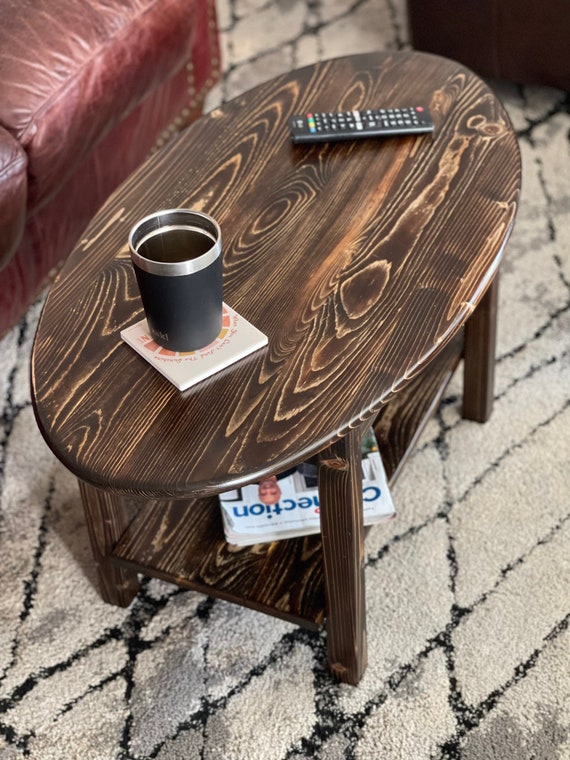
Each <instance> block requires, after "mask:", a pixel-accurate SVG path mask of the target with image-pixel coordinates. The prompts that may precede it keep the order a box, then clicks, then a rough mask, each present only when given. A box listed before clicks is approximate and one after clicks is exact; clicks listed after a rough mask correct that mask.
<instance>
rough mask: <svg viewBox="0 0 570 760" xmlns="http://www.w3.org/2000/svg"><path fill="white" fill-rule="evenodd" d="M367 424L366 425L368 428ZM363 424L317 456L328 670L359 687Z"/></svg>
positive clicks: (362, 662) (363, 646)
mask: <svg viewBox="0 0 570 760" xmlns="http://www.w3.org/2000/svg"><path fill="white" fill-rule="evenodd" d="M368 425H369V423H366V427H368ZM364 432H365V431H364V430H363V429H362V426H361V427H359V428H355V429H354V430H351V431H350V432H349V433H347V435H345V436H344V437H343V438H341V439H340V440H339V441H335V442H334V443H333V444H331V445H330V446H327V448H326V449H324V450H323V451H322V452H321V453H320V455H319V497H320V504H321V540H322V545H323V563H324V578H325V594H326V599H327V639H328V641H327V650H328V657H329V667H330V669H331V671H332V672H333V673H334V675H336V676H337V678H339V680H341V681H345V682H346V683H351V684H356V683H358V682H359V681H360V679H361V677H362V674H363V673H364V669H365V668H366V662H367V656H368V655H367V652H368V650H367V642H366V601H365V593H364V525H363V512H362V465H361V441H362V436H363V434H364Z"/></svg>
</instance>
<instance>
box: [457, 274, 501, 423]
mask: <svg viewBox="0 0 570 760" xmlns="http://www.w3.org/2000/svg"><path fill="white" fill-rule="evenodd" d="M498 303H499V275H498V273H497V274H496V275H495V277H494V278H493V280H492V282H491V284H490V285H489V287H488V288H487V290H486V292H485V295H484V296H483V298H482V299H481V302H480V304H479V306H478V307H477V309H475V311H474V313H473V314H472V315H471V317H469V319H468V320H467V322H466V323H465V344H464V347H463V361H464V372H463V409H462V414H463V417H464V418H465V419H467V420H474V421H475V422H486V421H487V420H488V419H489V417H490V415H491V411H492V409H493V395H494V394H493V391H494V388H495V343H496V339H497V310H498Z"/></svg>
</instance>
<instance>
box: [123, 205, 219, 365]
mask: <svg viewBox="0 0 570 760" xmlns="http://www.w3.org/2000/svg"><path fill="white" fill-rule="evenodd" d="M129 247H130V249H131V260H132V262H133V267H134V270H135V274H136V277H137V282H138V285H139V290H140V294H141V299H142V302H143V307H144V311H145V316H146V320H147V322H148V328H149V331H150V334H151V335H152V337H153V338H154V340H155V341H156V342H157V343H159V344H160V345H161V346H164V347H165V348H168V349H171V350H172V351H180V352H185V351H195V350H197V349H199V348H204V346H207V345H208V344H209V343H212V341H214V340H215V339H216V338H217V336H218V335H219V333H220V330H221V328H222V235H221V232H220V228H219V226H218V224H217V223H216V222H215V221H214V220H213V219H212V217H210V216H208V215H207V214H203V213H201V212H199V211H191V210H189V209H171V210H169V211H157V212H156V213H154V214H151V215H150V216H147V217H145V218H144V219H141V221H140V222H138V223H137V224H136V225H135V226H134V227H133V228H132V230H131V232H130V235H129Z"/></svg>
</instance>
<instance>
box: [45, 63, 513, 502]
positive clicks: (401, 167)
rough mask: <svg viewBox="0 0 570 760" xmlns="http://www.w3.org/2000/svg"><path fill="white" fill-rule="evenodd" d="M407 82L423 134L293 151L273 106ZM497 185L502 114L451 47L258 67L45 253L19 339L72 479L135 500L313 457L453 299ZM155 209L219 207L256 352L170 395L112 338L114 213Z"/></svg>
mask: <svg viewBox="0 0 570 760" xmlns="http://www.w3.org/2000/svg"><path fill="white" fill-rule="evenodd" d="M331 81H334V82H335V87H334V88H332V87H330V86H329V83H330V82H331ZM426 100H428V101H429V102H428V105H429V106H430V107H431V110H432V112H433V115H434V120H435V122H436V132H435V136H434V137H433V138H431V137H409V138H404V139H395V138H394V139H386V140H382V141H378V140H369V141H366V142H362V143H343V144H335V145H317V146H309V147H306V146H297V147H295V146H293V145H292V144H291V143H290V140H289V137H288V130H287V125H286V122H287V117H288V116H289V115H290V114H292V113H293V112H299V111H303V110H304V109H306V108H307V107H308V106H309V105H311V107H313V108H315V109H319V110H331V109H333V108H334V109H336V108H339V107H340V108H346V109H348V108H355V107H367V106H372V105H377V104H378V103H385V104H386V105H395V104H397V103H399V104H401V103H403V102H406V103H407V102H410V103H415V102H424V101H426ZM519 181H520V176H519V163H518V148H517V144H516V140H515V138H514V135H513V133H512V131H511V129H510V127H509V123H508V119H507V116H506V115H505V112H504V111H503V109H502V107H501V105H500V104H499V102H498V101H497V99H496V98H495V97H494V95H493V94H492V93H491V91H490V90H489V89H488V88H487V86H486V85H484V84H483V83H482V82H481V81H480V80H479V79H478V78H476V77H475V76H474V75H473V74H471V73H470V72H468V71H467V70H465V69H462V68H461V67H459V66H458V65H457V64H455V63H451V62H449V61H445V60H443V59H440V58H437V57H434V56H427V55H420V54H417V53H400V54H389V55H388V54H370V55H363V56H353V57H349V58H344V59H337V60H334V61H330V62H325V63H321V64H317V65H315V66H311V67H308V68H306V69H302V70H300V71H298V72H293V73H291V74H287V75H284V76H282V77H278V78H277V79H275V80H273V81H272V82H269V83H267V84H264V85H261V86H260V87H258V88H256V89H255V90H253V91H252V92H250V93H247V94H246V95H244V96H243V97H240V98H238V99H236V100H234V101H232V102H231V103H228V104H227V105H226V106H224V107H223V108H221V109H218V110H217V111H214V112H213V113H212V114H210V115H208V116H206V117H204V118H203V119H200V120H198V122H196V123H195V124H194V125H192V126H191V127H190V128H189V129H188V130H187V131H186V132H185V133H184V134H182V135H181V136H180V137H179V138H178V139H177V140H175V141H173V143H171V144H170V145H169V146H168V147H167V148H166V150H164V151H162V152H160V153H158V154H157V155H156V156H154V157H153V158H152V159H151V161H150V162H148V163H147V164H146V165H145V166H144V167H143V168H142V169H141V170H140V171H139V172H137V173H135V174H134V175H133V176H132V177H131V179H130V180H129V181H128V182H127V183H126V184H125V185H124V186H123V187H122V188H121V189H120V190H119V191H118V193H117V194H116V195H115V196H114V197H113V198H112V199H111V200H110V201H109V202H108V203H107V204H106V206H105V207H104V208H103V210H102V211H101V213H100V214H99V215H98V216H97V218H96V219H95V220H94V221H93V223H92V225H91V226H90V227H89V229H88V230H87V232H86V234H85V238H84V240H83V241H82V243H81V244H80V245H79V246H78V248H77V250H76V251H75V253H74V254H73V255H72V256H71V258H70V259H69V261H68V262H67V264H66V266H65V267H64V270H63V272H62V274H61V276H60V278H59V280H58V283H57V284H56V285H55V287H54V288H53V289H52V291H51V293H50V295H49V297H48V300H47V303H46V307H45V310H44V313H43V315H42V318H41V322H40V327H39V331H38V336H37V340H36V346H35V352H34V362H33V370H32V377H33V380H32V382H33V386H34V396H35V399H36V410H37V416H38V422H39V424H40V427H41V429H42V430H43V432H44V434H45V436H46V439H47V440H48V441H49V443H50V445H51V446H52V448H53V450H54V451H55V453H56V454H57V455H58V456H59V457H60V458H61V459H62V461H63V462H64V464H65V465H66V466H67V467H69V468H70V469H71V470H72V471H73V472H74V473H75V474H76V475H77V476H78V477H79V478H81V479H82V480H84V481H86V482H89V483H92V484H93V485H96V486H99V487H101V488H110V487H112V488H114V489H117V490H120V491H123V492H130V493H139V494H141V495H148V496H155V497H157V498H161V497H164V496H172V497H176V496H179V497H183V496H186V495H188V494H190V493H192V494H196V495H198V494H207V493H211V492H212V490H213V489H216V488H222V487H226V486H231V485H238V484H243V483H245V482H247V481H251V480H252V479H256V478H258V477H260V476H261V475H262V474H266V473H269V472H273V471H275V470H279V469H283V468H285V467H288V466H290V465H291V464H293V463H295V462H297V461H299V459H300V458H303V457H306V456H308V455H309V454H314V453H316V452H317V451H319V450H321V449H322V448H323V447H324V446H326V445H327V444H328V442H329V441H330V440H331V434H335V435H336V434H337V433H340V434H342V433H343V432H346V431H348V430H349V429H351V427H354V425H356V424H358V421H359V420H360V419H363V418H365V417H367V416H370V415H371V414H372V413H374V412H375V411H378V410H379V409H380V408H381V406H382V405H383V403H384V402H385V401H386V400H387V399H388V398H390V397H391V396H392V394H393V393H394V392H397V391H398V389H400V388H402V387H404V386H405V384H406V383H407V382H408V381H409V380H410V378H412V377H413V376H414V375H416V374H417V373H418V372H419V371H420V369H421V367H422V366H424V365H425V364H426V363H427V362H428V361H429V360H430V359H431V358H432V357H433V355H434V354H435V353H436V352H437V351H438V350H440V348H441V347H442V346H443V345H444V344H445V343H446V342H447V341H448V340H449V339H450V338H451V336H452V335H453V334H454V332H456V330H457V329H458V328H459V326H460V325H461V323H462V322H464V321H465V320H466V319H467V317H468V316H469V315H470V314H471V312H472V310H473V308H474V306H475V305H476V303H477V302H478V300H479V298H480V297H481V295H482V293H481V282H482V281H483V280H484V279H485V278H488V273H489V271H490V270H494V269H496V268H497V267H498V263H499V260H500V256H501V254H502V250H503V246H504V243H505V241H506V239H507V237H508V234H509V231H510V227H511V225H512V222H513V216H514V212H515V207H516V200H517V196H518V188H519ZM172 206H188V207H192V208H197V209H202V210H204V211H207V212H208V213H210V214H212V215H213V216H214V217H215V218H217V219H218V220H219V222H220V225H221V228H222V235H223V246H224V254H223V255H224V295H225V299H226V301H227V302H228V303H229V304H230V305H231V306H233V307H234V308H236V309H237V310H238V311H240V312H241V313H243V315H244V316H245V317H246V318H248V319H250V320H251V321H252V322H253V323H254V324H256V325H257V326H258V327H259V328H260V329H261V330H263V331H264V332H266V333H267V335H268V336H269V347H268V348H267V349H266V350H263V351H261V352H259V353H257V354H255V355H253V356H251V357H249V358H247V359H245V360H243V361H241V362H240V363H239V364H237V365H235V366H234V367H233V368H231V369H229V370H227V371H224V372H222V373H220V374H218V375H216V376H214V377H213V378H211V379H209V380H206V381H204V382H203V383H201V384H200V385H198V386H196V387H195V388H194V389H190V390H189V391H187V392H185V393H179V392H178V391H177V390H176V389H175V388H174V387H173V386H171V385H169V384H168V382H166V381H165V380H164V379H163V378H162V377H161V376H160V375H159V374H158V373H156V371H155V370H153V369H152V368H151V367H149V366H147V365H146V363H145V362H144V360H143V359H141V358H140V357H139V356H137V355H136V354H135V353H134V352H133V351H132V350H131V349H130V348H129V347H128V346H126V345H124V344H123V343H122V342H121V340H120V338H119V331H120V329H121V328H123V327H125V326H127V325H129V324H131V323H132V322H133V321H135V320H136V319H138V318H140V316H141V304H140V299H139V296H138V293H137V289H136V283H135V279H134V276H133V272H132V268H131V265H130V261H129V258H128V252H127V247H126V239H127V234H128V230H129V228H130V226H131V225H132V224H133V223H134V222H135V221H136V220H137V219H139V218H140V217H142V216H144V215H145V214H146V213H148V212H150V211H153V210H156V209H158V208H164V207H172ZM192 452H196V455H195V456H193V455H192Z"/></svg>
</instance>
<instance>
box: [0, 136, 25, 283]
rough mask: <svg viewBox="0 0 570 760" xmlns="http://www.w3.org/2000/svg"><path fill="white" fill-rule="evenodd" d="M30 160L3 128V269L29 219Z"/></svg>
mask: <svg viewBox="0 0 570 760" xmlns="http://www.w3.org/2000/svg"><path fill="white" fill-rule="evenodd" d="M27 167H28V157H27V155H26V153H25V151H24V150H23V148H22V146H21V145H20V143H18V142H17V141H16V140H15V139H14V138H13V137H12V135H11V134H10V133H9V132H7V131H6V130H5V129H4V128H3V127H0V270H1V269H3V268H4V267H5V266H6V264H8V262H9V261H10V259H11V258H12V256H13V255H14V253H15V252H16V249H17V247H18V244H19V242H20V240H21V237H22V233H23V230H24V222H25V220H26V207H27V203H26V198H27V194H28V175H27Z"/></svg>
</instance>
